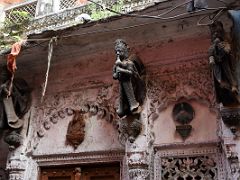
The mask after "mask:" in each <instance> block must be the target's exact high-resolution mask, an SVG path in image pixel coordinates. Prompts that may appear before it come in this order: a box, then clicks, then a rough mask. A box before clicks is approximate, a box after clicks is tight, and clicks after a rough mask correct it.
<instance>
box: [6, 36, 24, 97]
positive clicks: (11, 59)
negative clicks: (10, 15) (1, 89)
mask: <svg viewBox="0 0 240 180" xmlns="http://www.w3.org/2000/svg"><path fill="white" fill-rule="evenodd" d="M24 42H26V41H23V40H22V41H19V42H16V43H14V44H13V45H12V49H11V52H10V54H8V56H7V69H8V71H9V72H10V73H11V74H12V76H11V81H10V85H9V90H8V95H7V97H9V96H11V93H12V86H13V79H14V73H15V71H16V70H17V64H16V58H17V56H18V54H19V53H20V51H21V46H22V44H23V43H24Z"/></svg>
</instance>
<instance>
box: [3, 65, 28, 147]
mask: <svg viewBox="0 0 240 180" xmlns="http://www.w3.org/2000/svg"><path fill="white" fill-rule="evenodd" d="M11 78H12V74H11V73H10V72H9V71H8V69H7V66H3V68H2V70H1V74H0V129H8V130H9V131H10V132H11V133H10V134H9V137H5V140H7V141H8V140H10V141H9V142H8V143H9V144H10V145H13V146H15V145H14V142H15V141H14V139H17V141H16V145H19V137H16V138H15V135H16V134H18V135H19V133H18V132H19V131H20V129H21V127H22V126H23V123H24V120H23V116H24V115H25V113H26V112H27V111H28V110H29V108H30V102H31V96H30V93H31V89H30V88H29V86H28V84H27V83H26V81H25V80H23V79H20V78H14V79H13V81H12V84H11ZM10 91H11V92H10ZM13 131H15V132H13Z"/></svg>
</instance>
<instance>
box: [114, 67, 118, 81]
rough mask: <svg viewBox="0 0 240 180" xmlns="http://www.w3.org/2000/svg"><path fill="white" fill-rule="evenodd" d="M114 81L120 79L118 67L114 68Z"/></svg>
mask: <svg viewBox="0 0 240 180" xmlns="http://www.w3.org/2000/svg"><path fill="white" fill-rule="evenodd" d="M113 79H115V80H116V79H118V72H117V67H116V65H114V66H113Z"/></svg>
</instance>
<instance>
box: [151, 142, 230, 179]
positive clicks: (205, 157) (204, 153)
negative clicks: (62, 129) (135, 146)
mask: <svg viewBox="0 0 240 180" xmlns="http://www.w3.org/2000/svg"><path fill="white" fill-rule="evenodd" d="M155 150H156V154H155V160H154V162H155V164H154V166H155V179H175V178H176V179H178V178H179V179H194V178H195V179H199V180H201V179H205V178H206V177H208V178H209V179H216V180H217V179H224V178H225V177H226V174H225V173H224V170H223V168H224V167H223V166H222V162H221V157H220V149H218V146H217V143H210V142H209V143H202V144H191V143H190V144H186V145H181V144H174V145H165V146H161V147H160V146H159V147H156V148H155Z"/></svg>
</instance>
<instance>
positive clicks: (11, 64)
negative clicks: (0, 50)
mask: <svg viewBox="0 0 240 180" xmlns="http://www.w3.org/2000/svg"><path fill="white" fill-rule="evenodd" d="M22 43H23V41H20V42H16V43H14V44H13V45H12V49H11V53H10V54H8V56H7V68H8V70H9V71H10V72H11V73H15V71H16V69H17V65H16V57H17V56H18V54H19V53H20V51H21V46H22Z"/></svg>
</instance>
